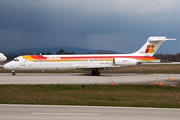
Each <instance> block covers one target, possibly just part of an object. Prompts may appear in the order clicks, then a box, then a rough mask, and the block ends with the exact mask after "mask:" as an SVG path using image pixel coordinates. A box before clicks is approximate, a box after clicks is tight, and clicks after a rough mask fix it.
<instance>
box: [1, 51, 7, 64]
mask: <svg viewBox="0 0 180 120" xmlns="http://www.w3.org/2000/svg"><path fill="white" fill-rule="evenodd" d="M5 60H7V58H6V56H5V55H4V54H2V53H0V62H2V61H5Z"/></svg>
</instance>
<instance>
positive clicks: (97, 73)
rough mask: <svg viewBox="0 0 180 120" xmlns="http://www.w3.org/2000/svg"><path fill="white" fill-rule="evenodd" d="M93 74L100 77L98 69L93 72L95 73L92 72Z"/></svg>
mask: <svg viewBox="0 0 180 120" xmlns="http://www.w3.org/2000/svg"><path fill="white" fill-rule="evenodd" d="M91 74H92V75H96V76H98V75H100V72H99V71H98V69H97V70H93V71H92V72H91Z"/></svg>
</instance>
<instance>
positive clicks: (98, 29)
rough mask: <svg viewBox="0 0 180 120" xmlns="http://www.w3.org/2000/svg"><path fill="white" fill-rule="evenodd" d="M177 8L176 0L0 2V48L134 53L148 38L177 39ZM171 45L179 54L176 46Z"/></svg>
mask: <svg viewBox="0 0 180 120" xmlns="http://www.w3.org/2000/svg"><path fill="white" fill-rule="evenodd" d="M179 4H180V1H179V0H171V1H169V0H146V1H145V0H90V1H87V0H31V1H24V0H17V1H12V0H5V1H0V15H1V19H0V38H1V40H0V41H1V44H0V48H1V49H3V50H7V49H12V48H20V47H33V46H36V47H48V46H50V47H57V46H63V47H81V48H89V49H110V50H115V51H119V52H126V51H127V52H134V51H136V50H137V49H139V48H140V47H141V45H143V44H144V43H145V41H146V40H147V38H148V37H149V36H160V35H163V36H168V37H175V38H178V37H179V30H180V24H179V22H180V17H179V16H180V15H179V14H180V12H179V11H180V8H179V6H178V5H179ZM170 45H172V46H174V48H176V47H177V48H178V45H177V44H176V42H175V43H174V42H172V43H170ZM7 46H9V47H7ZM165 46H166V44H165ZM177 50H179V49H174V50H171V53H176V52H178V51H177ZM163 52H164V53H167V52H169V50H167V49H166V48H163Z"/></svg>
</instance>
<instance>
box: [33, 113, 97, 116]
mask: <svg viewBox="0 0 180 120" xmlns="http://www.w3.org/2000/svg"><path fill="white" fill-rule="evenodd" d="M32 114H34V115H76V116H98V115H100V114H90V113H89V114H87V113H32Z"/></svg>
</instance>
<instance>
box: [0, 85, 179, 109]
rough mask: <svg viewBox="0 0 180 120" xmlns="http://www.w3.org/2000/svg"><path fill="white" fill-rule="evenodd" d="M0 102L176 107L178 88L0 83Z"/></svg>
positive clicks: (177, 104)
mask: <svg viewBox="0 0 180 120" xmlns="http://www.w3.org/2000/svg"><path fill="white" fill-rule="evenodd" d="M0 104H43V105H87V106H124V107H155V108H156V107H157V108H180V87H168V86H157V85H153V86H149V85H114V86H111V85H0Z"/></svg>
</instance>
